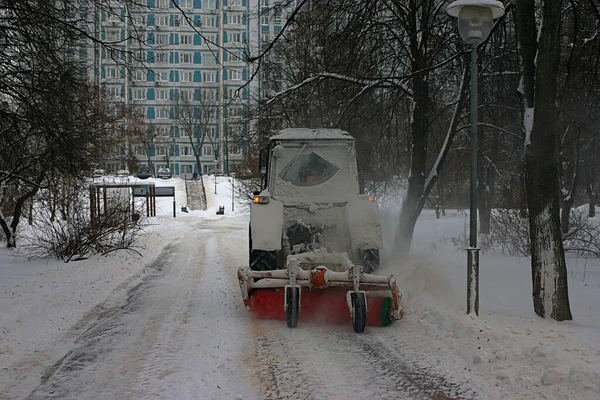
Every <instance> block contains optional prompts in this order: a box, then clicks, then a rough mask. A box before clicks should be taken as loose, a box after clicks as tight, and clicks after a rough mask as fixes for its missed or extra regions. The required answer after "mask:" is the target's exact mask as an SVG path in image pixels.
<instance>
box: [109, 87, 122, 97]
mask: <svg viewBox="0 0 600 400" xmlns="http://www.w3.org/2000/svg"><path fill="white" fill-rule="evenodd" d="M108 95H109V96H110V97H114V98H120V97H121V87H120V86H109V87H108Z"/></svg>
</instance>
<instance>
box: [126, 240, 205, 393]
mask: <svg viewBox="0 0 600 400" xmlns="http://www.w3.org/2000/svg"><path fill="white" fill-rule="evenodd" d="M203 247H204V243H202V245H201V246H191V245H190V244H187V243H182V244H180V246H179V249H178V254H177V256H176V258H175V259H174V260H172V262H173V263H175V264H176V265H183V267H182V269H181V271H180V273H179V274H178V276H177V277H176V279H174V280H175V282H174V283H175V284H176V285H177V288H180V289H184V290H185V291H184V292H181V290H179V291H171V293H177V297H176V298H173V305H172V307H171V308H170V311H169V313H168V316H167V317H166V318H165V319H164V320H163V321H162V323H161V329H160V330H159V331H158V333H157V335H156V340H155V341H154V343H153V344H152V346H151V347H150V349H149V350H148V353H147V354H146V356H145V358H144V363H143V364H142V366H141V367H140V370H139V371H138V372H137V374H136V379H135V382H134V388H133V393H132V397H133V398H144V399H146V398H164V393H161V392H162V391H163V389H162V388H161V387H160V385H157V384H156V383H157V382H160V381H161V380H163V379H164V378H166V377H167V376H169V375H171V374H176V373H177V372H178V370H179V368H180V366H179V363H178V353H179V352H180V351H181V350H182V348H183V346H184V341H183V337H184V336H185V333H186V324H187V323H188V321H189V318H190V316H191V313H192V311H193V308H194V307H195V304H196V303H195V301H194V297H195V295H196V293H195V290H194V289H195V286H194V285H193V284H192V283H191V282H193V281H195V280H197V279H198V277H199V275H201V274H202V271H201V270H200V271H192V269H191V268H190V267H194V266H195V265H194V264H193V263H192V260H193V259H197V258H198V257H197V255H198V249H199V248H203ZM199 265H200V269H203V265H202V264H199ZM182 283H184V284H182Z"/></svg>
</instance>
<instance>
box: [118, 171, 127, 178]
mask: <svg viewBox="0 0 600 400" xmlns="http://www.w3.org/2000/svg"><path fill="white" fill-rule="evenodd" d="M117 176H118V177H121V178H127V177H128V176H129V171H127V170H126V169H120V170H118V171H117Z"/></svg>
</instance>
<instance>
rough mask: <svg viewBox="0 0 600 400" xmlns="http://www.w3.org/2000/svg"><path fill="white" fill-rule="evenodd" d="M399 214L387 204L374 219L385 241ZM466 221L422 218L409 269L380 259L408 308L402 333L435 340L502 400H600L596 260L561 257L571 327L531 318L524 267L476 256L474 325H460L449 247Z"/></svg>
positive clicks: (524, 262)
mask: <svg viewBox="0 0 600 400" xmlns="http://www.w3.org/2000/svg"><path fill="white" fill-rule="evenodd" d="M398 212H399V211H398V207H397V205H393V204H391V205H390V204H388V205H386V208H385V209H384V211H383V213H382V214H383V223H384V232H385V233H387V235H385V236H386V238H387V239H388V240H390V239H391V237H392V235H391V232H393V231H394V229H395V222H396V221H397V218H396V217H397V215H398ZM468 218H469V217H468V212H464V211H456V210H454V211H448V213H447V216H446V217H442V218H441V219H438V220H436V217H435V213H434V212H433V211H428V210H425V211H424V212H423V214H422V215H421V216H420V217H419V220H418V222H417V225H416V229H415V236H414V239H413V245H412V250H411V261H410V262H409V263H408V264H406V265H398V264H397V263H396V262H394V260H391V259H388V260H387V262H386V266H385V268H384V269H383V270H384V271H386V272H390V273H393V274H394V275H395V276H396V277H397V279H398V280H399V282H400V286H401V288H402V289H403V290H402V291H403V293H404V296H405V301H406V302H407V310H408V313H407V318H406V320H405V321H404V322H403V324H404V325H405V327H407V326H411V327H412V328H414V329H416V330H417V331H418V330H421V331H422V333H423V335H432V334H435V335H439V341H440V344H441V347H442V348H443V349H448V350H449V351H450V350H451V351H454V352H457V353H458V354H460V355H461V357H462V358H463V359H464V360H466V361H467V362H469V364H470V367H469V368H470V369H471V371H472V372H474V373H475V374H477V375H478V376H482V377H484V378H485V379H486V380H487V381H488V382H489V383H491V384H493V385H495V386H497V387H498V388H499V389H500V390H501V393H502V394H503V395H504V396H506V397H508V398H511V399H531V398H548V399H567V398H568V399H599V398H600V379H599V378H600V260H599V259H595V258H588V259H585V258H581V257H574V256H569V257H568V260H567V261H568V270H569V297H570V304H571V311H572V313H573V318H574V319H573V321H568V322H556V321H552V320H544V319H541V318H539V317H538V316H537V315H535V313H534V312H533V304H532V297H531V292H532V289H531V267H530V260H529V258H520V257H505V256H502V255H499V254H494V253H483V254H481V256H480V311H479V317H471V316H467V315H465V314H466V303H467V295H466V287H467V282H466V280H467V278H466V276H467V273H466V268H467V267H466V252H465V250H464V249H457V248H456V247H454V246H453V244H452V241H451V240H450V239H451V238H452V237H455V238H458V236H459V235H460V234H461V233H463V234H464V232H465V229H468ZM465 226H466V227H467V228H465ZM388 253H389V252H388Z"/></svg>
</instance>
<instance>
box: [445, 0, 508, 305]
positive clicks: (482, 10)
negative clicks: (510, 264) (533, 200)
mask: <svg viewBox="0 0 600 400" xmlns="http://www.w3.org/2000/svg"><path fill="white" fill-rule="evenodd" d="M447 11H448V14H450V16H452V17H455V18H458V32H459V33H460V36H461V37H462V39H463V40H464V41H465V42H467V43H468V44H470V45H471V96H470V97H471V99H470V100H471V187H470V189H471V195H470V197H471V200H470V203H471V204H470V211H469V217H470V224H469V229H470V231H469V247H468V248H467V314H470V313H471V312H475V314H476V315H479V249H478V248H477V146H478V144H477V46H478V45H479V44H481V43H482V42H483V41H485V40H486V39H487V38H488V36H489V35H490V32H491V31H492V27H493V25H494V19H496V18H500V17H501V16H503V15H504V5H502V3H501V2H499V1H497V0H457V1H454V2H453V3H451V4H450V5H449V6H448V8H447Z"/></svg>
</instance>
